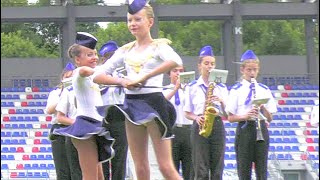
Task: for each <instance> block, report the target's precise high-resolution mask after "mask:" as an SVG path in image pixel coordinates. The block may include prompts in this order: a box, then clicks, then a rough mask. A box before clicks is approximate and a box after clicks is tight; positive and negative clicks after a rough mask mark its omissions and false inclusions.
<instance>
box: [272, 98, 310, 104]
mask: <svg viewBox="0 0 320 180" xmlns="http://www.w3.org/2000/svg"><path fill="white" fill-rule="evenodd" d="M278 104H279V105H315V102H314V100H312V99H309V100H305V99H301V100H278Z"/></svg>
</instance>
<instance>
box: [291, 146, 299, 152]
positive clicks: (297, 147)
mask: <svg viewBox="0 0 320 180" xmlns="http://www.w3.org/2000/svg"><path fill="white" fill-rule="evenodd" d="M291 151H295V152H296V151H300V150H299V146H292V147H291Z"/></svg>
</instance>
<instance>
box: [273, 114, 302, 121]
mask: <svg viewBox="0 0 320 180" xmlns="http://www.w3.org/2000/svg"><path fill="white" fill-rule="evenodd" d="M273 120H303V118H302V116H301V115H300V114H295V115H291V114H289V115H285V114H282V115H276V114H275V115H273Z"/></svg>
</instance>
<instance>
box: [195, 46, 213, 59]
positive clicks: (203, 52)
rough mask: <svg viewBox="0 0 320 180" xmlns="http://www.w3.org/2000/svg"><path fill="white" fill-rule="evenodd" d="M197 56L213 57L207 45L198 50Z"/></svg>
mask: <svg viewBox="0 0 320 180" xmlns="http://www.w3.org/2000/svg"><path fill="white" fill-rule="evenodd" d="M199 56H200V57H203V56H214V54H213V50H212V47H211V46H209V45H208V46H203V47H202V48H201V49H200V52H199Z"/></svg>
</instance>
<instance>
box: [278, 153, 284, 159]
mask: <svg viewBox="0 0 320 180" xmlns="http://www.w3.org/2000/svg"><path fill="white" fill-rule="evenodd" d="M277 159H280V160H283V159H285V158H284V155H283V154H277Z"/></svg>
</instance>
